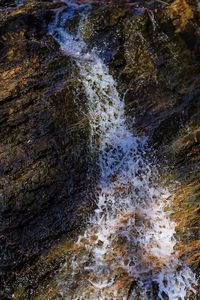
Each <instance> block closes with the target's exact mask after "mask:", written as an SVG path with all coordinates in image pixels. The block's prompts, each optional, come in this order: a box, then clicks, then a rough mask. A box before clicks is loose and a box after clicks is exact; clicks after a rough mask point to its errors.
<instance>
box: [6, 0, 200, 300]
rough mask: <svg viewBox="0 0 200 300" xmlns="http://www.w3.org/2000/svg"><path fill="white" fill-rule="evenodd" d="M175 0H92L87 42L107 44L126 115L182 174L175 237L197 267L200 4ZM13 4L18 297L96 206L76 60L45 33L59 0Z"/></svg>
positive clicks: (11, 208)
mask: <svg viewBox="0 0 200 300" xmlns="http://www.w3.org/2000/svg"><path fill="white" fill-rule="evenodd" d="M132 2H134V1H132ZM135 2H136V1H135ZM158 2H159V1H158ZM168 2H170V5H166V6H165V5H162V4H160V2H159V3H156V4H155V3H154V4H152V2H150V1H148V2H147V1H143V3H142V4H141V7H139V6H137V7H136V6H134V5H133V6H130V5H123V6H122V5H121V6H120V7H119V6H115V7H112V6H109V7H108V6H105V7H102V6H101V7H98V5H97V4H95V6H94V10H93V13H92V14H91V16H90V17H89V18H88V19H87V22H86V23H85V25H84V27H83V29H82V30H83V32H82V34H83V36H84V39H85V40H86V41H87V42H88V44H89V45H90V48H92V47H94V46H96V47H97V48H100V49H101V55H102V57H103V58H104V59H105V60H106V61H107V63H108V65H109V66H110V70H111V72H112V73H113V75H114V77H115V78H117V81H118V84H119V90H120V92H121V93H124V92H126V95H125V103H126V111H127V119H128V120H130V122H131V124H132V120H133V117H134V119H135V122H134V125H133V130H134V131H136V132H137V133H138V134H139V135H140V134H146V135H148V136H149V137H150V139H149V141H150V144H151V145H152V147H153V148H155V149H156V150H157V155H158V159H159V163H160V165H161V167H162V169H164V170H165V172H163V178H164V181H166V183H167V184H171V183H173V182H175V181H176V182H177V181H178V182H179V184H178V187H177V186H175V190H176V191H175V194H174V200H173V218H174V219H175V220H176V221H177V239H178V241H180V242H179V243H178V244H177V249H178V250H179V251H180V256H182V258H183V259H184V260H186V261H187V263H189V264H190V265H191V266H192V267H193V269H194V270H195V272H196V273H197V274H198V273H199V263H200V241H199V225H200V224H199V219H200V217H199V197H200V193H199V192H200V186H199V182H200V83H199V82H200V80H199V79H200V71H199V70H200V54H199V53H200V52H199V51H200V43H199V41H200V22H199V12H198V9H197V2H196V1H192V0H184V1H183V0H182V1H179V0H175V1H168ZM171 2H172V3H171ZM15 4H16V3H14V2H13V3H10V2H8V1H4V2H3V4H2V12H3V13H2V17H1V21H0V45H1V50H0V65H1V69H2V81H1V88H0V95H1V97H0V104H1V106H0V109H1V112H0V122H1V132H0V135H1V139H0V157H1V166H0V175H1V200H0V249H1V256H0V268H1V275H2V282H1V283H0V284H1V287H2V288H0V291H1V292H0V293H1V294H0V295H1V296H0V297H1V298H2V299H10V297H11V294H12V293H13V291H15V294H14V295H15V298H14V299H32V298H33V297H34V295H35V293H36V291H37V289H38V286H45V287H46V286H47V283H49V281H50V277H51V274H53V272H54V271H55V270H56V269H57V268H58V266H59V265H60V262H62V261H63V260H64V257H66V254H68V253H70V251H73V249H72V248H71V246H70V245H69V242H66V241H64V242H63V240H62V242H59V239H60V238H61V237H62V238H63V237H64V236H65V237H66V239H69V237H72V236H73V234H74V233H75V234H77V233H78V232H79V231H80V229H81V226H83V223H84V220H86V217H87V216H88V214H89V213H90V212H92V210H93V208H94V203H93V201H91V199H92V197H91V194H92V184H93V180H92V179H91V178H94V176H95V170H94V169H93V166H94V161H93V160H94V159H95V158H94V157H93V156H92V155H91V154H90V150H89V136H90V128H89V120H88V119H87V117H86V114H85V112H87V102H86V99H85V95H84V92H83V91H82V86H81V84H80V83H79V81H78V80H77V74H76V72H77V70H76V67H75V65H74V62H73V60H72V59H70V57H67V56H64V55H63V54H62V53H61V52H60V50H59V46H58V45H57V44H56V43H55V42H54V41H53V40H52V38H51V37H50V36H48V24H49V22H50V21H51V19H52V15H53V14H54V12H55V11H56V9H58V8H59V7H60V6H61V5H63V3H59V2H57V3H56V2H53V3H52V2H48V1H40V2H39V1H38V2H37V1H30V2H28V1H27V3H26V5H25V6H20V5H19V6H18V7H17V8H16V7H15ZM8 5H10V7H8ZM113 37H114V38H113ZM55 245H56V246H55ZM52 247H53V248H52ZM52 289H53V287H52V286H51V284H50V286H49V287H48V289H47V290H48V292H49V293H51V291H52ZM52 294H53V292H52ZM41 295H42V296H41ZM53 297H54V296H52V299H53ZM197 297H198V296H197ZM37 299H47V296H46V294H45V296H43V294H42V292H41V293H40V294H39V296H38V298H37ZM197 299H198V298H197Z"/></svg>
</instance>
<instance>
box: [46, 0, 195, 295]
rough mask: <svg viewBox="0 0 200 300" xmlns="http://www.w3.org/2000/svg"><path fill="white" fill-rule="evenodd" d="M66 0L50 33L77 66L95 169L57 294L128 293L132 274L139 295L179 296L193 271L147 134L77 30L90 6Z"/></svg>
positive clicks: (190, 281)
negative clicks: (148, 154) (75, 23)
mask: <svg viewBox="0 0 200 300" xmlns="http://www.w3.org/2000/svg"><path fill="white" fill-rule="evenodd" d="M67 3H68V6H69V8H68V9H66V8H65V7H64V8H61V9H60V10H59V11H58V12H57V14H56V16H55V20H54V22H53V24H51V26H50V34H51V35H53V37H54V38H55V40H56V41H57V42H58V43H59V44H60V47H61V49H62V51H63V52H64V53H65V54H66V55H68V56H71V57H72V58H73V59H74V60H75V61H76V65H77V66H78V68H79V72H80V77H81V82H82V84H83V86H84V88H85V93H86V95H87V99H88V107H89V112H88V115H89V119H90V126H91V137H92V140H91V147H92V151H98V162H97V167H98V169H99V174H100V175H99V181H98V184H97V188H96V202H97V209H96V210H95V212H94V215H93V216H92V217H91V218H90V220H89V222H88V227H87V229H86V231H85V233H84V235H83V236H80V237H79V239H78V241H77V243H76V246H77V251H76V253H74V256H73V257H72V259H71V260H69V261H68V262H67V264H66V265H65V266H64V267H63V270H62V271H63V274H64V275H63V278H62V280H60V282H59V286H60V291H61V295H62V297H65V298H66V299H91V300H93V299H95V300H96V299H100V300H104V299H112V300H113V299H116V300H117V299H127V295H128V294H130V287H131V284H132V282H133V281H134V280H135V281H136V282H137V285H138V286H139V287H140V292H139V293H140V299H160V300H165V299H170V300H179V299H182V300H184V299H186V297H187V293H188V292H190V291H191V292H195V291H194V289H193V287H192V286H193V284H194V283H195V276H194V274H193V273H192V271H191V270H190V269H189V268H188V267H187V266H183V265H182V263H181V262H180V261H179V260H178V258H177V257H176V253H175V251H174V246H175V244H176V240H175V238H174V233H175V223H174V222H173V221H171V220H170V213H169V209H167V208H168V205H169V203H170V200H169V199H170V194H169V192H168V191H167V190H166V189H163V188H161V187H159V186H158V185H157V184H156V175H155V174H156V173H157V171H156V169H155V167H154V166H153V165H151V164H150V162H148V160H147V159H146V158H145V147H146V139H145V138H139V137H137V136H135V135H134V134H133V133H132V132H131V131H130V130H129V129H128V126H127V124H126V121H125V120H126V118H125V113H124V111H125V109H124V102H123V99H122V98H121V97H120V96H119V94H118V91H117V87H116V85H117V84H116V82H115V80H114V78H113V77H112V76H111V75H110V74H109V70H108V68H107V66H106V65H105V64H104V62H103V61H102V59H101V58H100V57H98V55H97V54H96V53H95V51H90V52H88V51H87V45H86V43H85V42H84V40H83V39H82V37H81V31H80V28H81V24H82V22H84V20H85V18H87V15H88V11H89V9H88V6H87V5H80V6H79V5H77V4H74V3H72V2H71V1H70V2H69V1H67ZM77 11H78V16H79V27H78V29H77V30H76V33H75V34H72V33H70V31H69V30H68V29H67V23H68V22H69V21H70V19H71V18H72V16H73V15H74V13H75V12H76V13H77ZM152 287H154V288H153V289H154V290H153V295H154V296H152V294H151V291H152ZM155 294H156V296H155Z"/></svg>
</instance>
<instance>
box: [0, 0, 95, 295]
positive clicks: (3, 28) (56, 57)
mask: <svg viewBox="0 0 200 300" xmlns="http://www.w3.org/2000/svg"><path fill="white" fill-rule="evenodd" d="M56 5H57V4H52V3H48V2H42V3H38V2H37V1H36V2H34V1H33V2H32V3H28V4H27V6H25V7H23V8H21V9H16V10H10V11H7V12H6V14H5V15H2V18H1V21H0V40H1V45H2V46H3V48H2V49H1V53H0V65H1V70H2V74H1V75H2V81H1V87H0V90H1V92H0V97H1V98H0V103H1V113H0V122H1V133H0V140H1V144H0V149H1V150H0V159H1V167H0V176H1V179H0V180H1V181H0V189H1V190H0V192H1V194H0V196H1V200H0V249H1V256H0V271H1V278H2V281H1V283H0V284H1V288H0V290H1V292H0V295H1V296H0V298H1V299H4V298H5V299H6V297H7V296H8V297H10V295H11V294H12V288H13V287H14V282H17V283H18V284H19V283H20V280H16V278H17V276H18V275H17V273H19V272H20V270H21V269H22V268H23V267H24V265H25V263H26V264H27V266H28V265H29V264H30V265H31V264H33V262H34V261H35V260H36V258H37V257H38V256H39V255H41V254H42V253H44V252H45V251H47V249H49V248H50V247H51V246H53V245H54V244H55V243H56V242H57V240H58V239H59V238H61V237H62V235H65V236H66V235H70V236H71V235H73V231H76V232H78V231H79V230H81V227H82V226H84V225H83V223H84V220H85V217H86V216H87V215H88V214H89V212H90V211H91V210H92V206H93V203H92V202H90V201H91V200H90V199H91V196H89V195H91V190H92V189H90V185H91V180H90V174H91V172H92V168H91V162H92V155H88V153H89V152H90V150H89V140H88V138H89V132H90V128H89V121H88V119H87V118H86V117H85V113H84V112H85V110H86V106H85V99H84V94H83V93H82V95H81V86H79V87H78V82H77V81H76V80H75V79H74V78H75V77H76V75H75V74H76V70H75V67H74V64H73V62H72V61H71V60H70V59H69V58H67V57H65V56H63V54H62V53H61V52H60V50H59V47H58V45H56V44H55V42H54V41H53V40H52V39H51V38H50V37H49V36H48V22H49V20H50V18H51V15H52V12H51V8H56ZM77 88H79V90H80V93H79V98H77V99H76V98H75V96H74V95H75V90H76V89H77ZM88 189H89V190H90V193H88V192H87V190H88ZM89 203H90V204H89ZM83 208H84V213H83ZM58 265H59V264H58V263H55V265H54V266H53V267H51V268H49V265H48V264H47V265H45V267H44V271H43V273H44V275H42V271H41V270H40V269H39V268H37V271H35V272H36V274H35V275H34V276H33V275H31V276H33V278H32V279H31V277H30V276H29V275H27V278H29V279H24V280H23V276H22V277H20V278H21V280H22V282H21V287H20V284H19V288H18V294H20V295H21V293H22V291H23V289H24V286H29V291H28V295H29V296H28V297H32V296H31V293H33V292H31V290H34V289H36V287H37V284H38V280H39V278H40V279H41V278H45V276H46V275H47V274H49V273H51V270H53V269H56V268H57V267H58ZM27 268H28V267H27ZM22 272H23V274H25V273H24V272H25V271H22ZM45 274H46V275H45ZM24 276H25V275H24ZM41 276H42V277H41ZM15 280H16V281H15ZM27 280H28V281H27ZM5 283H7V284H9V283H11V286H12V287H11V288H10V289H9V288H8V289H7V288H3V286H5ZM16 297H17V298H16V299H18V298H19V299H21V298H22V296H19V295H18V296H16ZM20 297H21V298H20Z"/></svg>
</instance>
